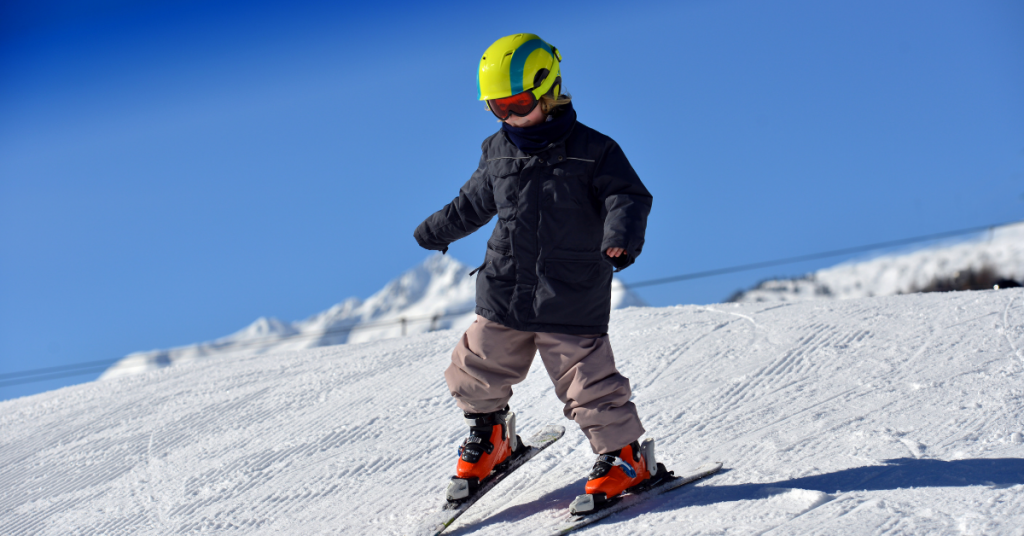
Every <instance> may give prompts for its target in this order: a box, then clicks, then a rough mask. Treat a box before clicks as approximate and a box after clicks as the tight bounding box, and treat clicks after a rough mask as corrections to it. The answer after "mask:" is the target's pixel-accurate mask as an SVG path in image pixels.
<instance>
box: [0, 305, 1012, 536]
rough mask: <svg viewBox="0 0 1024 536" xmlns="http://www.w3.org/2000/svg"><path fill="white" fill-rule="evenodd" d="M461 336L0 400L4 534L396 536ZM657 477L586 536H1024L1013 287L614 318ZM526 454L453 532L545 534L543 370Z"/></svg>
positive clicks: (557, 492)
mask: <svg viewBox="0 0 1024 536" xmlns="http://www.w3.org/2000/svg"><path fill="white" fill-rule="evenodd" d="M458 335H459V334H458V333H455V332H450V331H448V332H435V333H428V334H420V335H414V336H410V337H405V338H399V339H390V340H384V341H376V342H369V343H365V344H350V345H343V346H334V347H323V348H317V349H311V350H302V351H294V352H285V353H278V354H273V355H259V356H240V357H225V358H219V359H211V360H208V361H205V362H197V363H193V364H186V365H181V366H176V367H172V368H168V369H163V370H159V371H154V372H150V373H147V374H145V375H140V376H132V377H124V378H118V379H114V380H110V381H105V382H94V383H90V384H84V385H79V386H74V387H69V388H65V389H61V390H59V391H54V392H50V393H43V394H40V395H35V396H32V397H28V398H23V399H18V400H10V401H6V402H2V403H0V533H2V534H5V535H8V534H10V535H20V534H25V535H28V534H32V535H35V534H62V535H63V534H76V535H100V534H104V535H128V534H195V533H200V532H230V533H238V534H281V533H286V534H404V533H406V532H408V531H409V530H410V529H411V528H412V527H413V526H415V524H416V522H417V521H418V520H419V518H420V517H421V516H423V515H425V514H426V513H428V512H431V511H433V510H434V509H435V508H437V507H438V505H439V503H440V501H441V497H442V489H443V486H444V483H445V479H446V478H447V477H448V476H449V474H450V471H451V469H452V467H453V465H454V459H455V449H456V447H457V445H458V443H459V441H460V440H461V438H462V437H463V435H464V434H465V429H464V424H463V423H462V422H461V419H459V415H458V412H457V410H456V408H455V406H454V404H453V403H452V400H451V398H450V397H449V396H448V394H447V392H446V389H445V387H444V380H443V377H442V373H443V371H444V368H445V367H446V366H447V362H448V355H449V354H450V351H451V348H452V346H453V345H454V343H455V340H456V338H457V337H458ZM611 337H612V343H613V346H614V347H615V351H616V354H617V360H618V364H619V368H620V370H622V371H623V373H625V374H626V375H627V376H628V377H629V378H630V379H631V381H632V384H633V387H634V401H635V402H636V403H637V405H638V407H639V410H640V414H641V416H642V418H643V419H644V424H645V426H646V427H647V429H648V430H649V433H650V435H651V436H653V437H656V438H657V439H658V451H659V458H661V459H662V460H663V461H664V462H665V463H666V464H667V465H669V467H676V468H679V469H687V468H691V467H696V466H697V465H699V464H700V463H703V462H706V461H713V460H719V461H723V462H725V466H726V469H725V470H723V472H722V473H720V474H719V475H716V476H715V477H713V478H711V479H709V480H707V481H704V482H701V483H698V484H696V485H694V486H692V487H690V488H684V489H682V490H679V491H677V492H672V493H670V494H666V495H664V496H660V497H658V498H656V499H653V500H651V501H650V502H649V503H647V504H645V505H644V506H641V507H639V508H636V509H635V511H627V512H623V513H621V514H616V515H614V516H611V517H610V518H608V519H607V520H605V521H603V522H601V523H598V524H596V525H594V526H592V527H590V528H588V529H586V530H584V531H582V533H583V534H594V535H612V534H614V535H616V536H619V535H623V534H636V535H641V534H642V535H645V536H646V535H651V534H805V533H806V534H850V533H856V534H922V533H936V534H1024V529H1021V528H1020V527H1024V460H1022V458H1024V439H1022V433H1024V420H1022V417H1021V415H1024V411H1022V410H1024V387H1022V375H1024V355H1022V353H1024V290H1020V289H1011V290H1004V291H996V292H968V293H952V294H942V295H937V294H933V295H913V296H897V297H888V298H870V299H861V300H850V301H818V302H804V303H795V304H785V305H771V306H767V305H766V304H757V303H752V304H742V305H740V304H724V305H716V306H713V307H698V306H686V307H674V308H660V309H655V308H632V309H627V310H624V311H617V312H615V313H614V314H613V322H612V333H611ZM515 391H516V394H515V396H514V398H513V400H512V406H513V409H515V410H516V412H517V414H518V419H517V420H518V425H519V428H520V429H521V430H522V433H523V435H528V434H529V433H530V431H531V430H533V429H536V428H537V427H540V426H542V425H544V424H548V423H558V422H564V423H565V424H567V426H568V428H569V430H568V431H567V434H566V437H565V438H563V439H562V440H561V441H559V442H558V443H557V444H556V445H554V446H552V447H551V449H549V450H548V451H546V452H545V453H543V454H541V455H540V456H538V457H537V458H536V459H534V460H533V461H531V462H530V463H529V464H528V465H527V466H525V467H523V468H522V469H521V470H520V471H517V472H516V473H515V474H514V475H512V476H511V477H510V478H509V479H508V480H506V481H505V482H503V483H502V485H501V488H500V489H498V490H496V491H495V493H492V494H490V495H488V496H487V497H486V498H485V499H484V500H482V501H481V502H480V503H478V504H477V505H476V506H474V508H473V510H471V511H470V512H469V513H467V514H466V515H465V516H463V517H462V518H460V520H459V522H458V523H457V524H456V525H455V526H454V527H452V529H451V530H450V533H451V534H452V535H469V534H495V533H502V534H549V533H550V531H551V529H552V528H553V527H555V526H556V525H557V524H558V522H559V520H560V519H564V517H565V515H566V513H565V509H566V508H567V507H568V504H569V502H570V501H571V500H572V498H573V497H574V496H575V495H576V494H578V493H580V492H581V490H582V487H583V483H584V479H585V475H586V474H587V472H588V471H589V469H590V466H591V464H592V463H593V459H594V455H593V453H592V452H591V450H590V447H589V444H588V443H587V442H586V440H585V438H584V437H583V435H582V434H581V433H580V432H579V430H578V429H576V428H575V427H574V426H573V425H572V423H569V422H567V421H564V418H563V417H562V416H561V404H560V403H559V402H558V401H557V400H555V398H554V395H553V393H552V389H551V386H550V384H549V380H548V378H547V375H546V374H545V373H544V371H543V368H542V367H541V366H540V364H539V360H538V362H537V363H535V364H534V370H533V371H532V373H531V376H530V378H529V379H527V381H526V382H524V383H523V384H521V385H519V386H517V387H516V390H515Z"/></svg>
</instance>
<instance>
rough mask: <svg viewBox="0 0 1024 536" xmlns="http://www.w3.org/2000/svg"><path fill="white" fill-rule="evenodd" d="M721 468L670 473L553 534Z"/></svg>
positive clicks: (713, 466) (710, 465)
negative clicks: (642, 489) (638, 491)
mask: <svg viewBox="0 0 1024 536" xmlns="http://www.w3.org/2000/svg"><path fill="white" fill-rule="evenodd" d="M721 468H722V464H721V462H714V463H706V464H704V465H701V466H700V467H698V468H697V469H695V470H693V471H690V472H688V473H683V474H681V475H673V474H672V473H671V472H669V473H668V475H667V476H666V477H662V480H661V482H658V483H657V484H654V486H653V487H651V488H650V489H647V490H645V491H642V492H640V493H627V494H626V495H623V496H622V497H617V498H615V499H612V501H613V502H612V503H611V504H608V505H607V506H605V507H603V508H601V509H600V510H596V511H594V512H592V513H589V514H586V515H581V516H573V517H572V518H571V519H569V520H568V521H566V523H565V524H564V525H562V526H561V527H559V528H558V530H557V531H556V532H555V534H556V535H558V536H561V535H563V534H569V533H570V532H573V531H574V530H577V529H580V528H583V527H585V526H587V525H590V524H591V523H594V522H597V521H600V520H602V519H604V518H606V517H608V516H610V515H612V514H614V513H616V512H621V511H623V510H625V509H626V508H629V507H631V506H635V505H637V504H640V503H642V502H644V501H646V500H647V499H650V498H651V497H655V496H657V495H661V494H662V493H665V492H666V491H671V490H674V489H676V488H679V487H682V486H684V485H686V484H689V483H690V482H694V481H696V480H700V479H702V478H704V477H707V476H711V475H713V474H715V473H717V472H718V470H719V469H721Z"/></svg>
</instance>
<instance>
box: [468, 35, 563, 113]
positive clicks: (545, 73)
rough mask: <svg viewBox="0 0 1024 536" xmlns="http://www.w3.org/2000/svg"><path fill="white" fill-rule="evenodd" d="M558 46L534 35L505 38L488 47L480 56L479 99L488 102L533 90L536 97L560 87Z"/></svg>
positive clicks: (478, 74) (538, 97) (556, 92)
mask: <svg viewBox="0 0 1024 536" xmlns="http://www.w3.org/2000/svg"><path fill="white" fill-rule="evenodd" d="M560 61H562V55H561V54H559V53H558V49H556V48H555V47H553V46H551V45H550V44H548V43H547V42H545V41H544V40H543V39H541V38H540V37H537V36H536V35H534V34H528V33H521V34H515V35H510V36H507V37H502V38H501V39H498V40H497V41H495V42H494V44H493V45H491V46H489V47H487V50H486V51H484V55H483V56H482V57H481V58H480V70H479V71H477V77H476V82H477V90H478V94H479V96H480V100H482V101H488V100H494V99H503V98H505V97H511V96H512V95H518V94H519V93H523V92H524V91H530V92H532V93H533V96H534V98H535V99H538V100H539V99H540V98H541V97H542V96H544V95H546V94H548V93H549V92H551V93H553V94H554V96H555V97H557V96H558V92H559V91H560V90H561V87H560V86H561V82H562V80H561V75H560V73H559V70H558V62H560Z"/></svg>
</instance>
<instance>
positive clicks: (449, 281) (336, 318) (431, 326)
mask: <svg viewBox="0 0 1024 536" xmlns="http://www.w3.org/2000/svg"><path fill="white" fill-rule="evenodd" d="M470 271H472V270H471V268H469V267H467V266H465V265H464V264H462V263H460V262H459V261H457V260H455V259H453V258H452V257H451V256H450V255H442V254H440V253H436V254H434V255H431V256H430V257H428V258H427V259H426V260H425V261H424V262H423V263H422V264H420V265H419V266H416V267H414V268H413V269H411V270H409V271H407V272H405V273H404V274H402V275H401V276H399V277H398V278H396V279H394V280H392V281H391V282H389V283H388V284H387V285H385V286H384V288H382V289H381V290H380V291H378V292H377V293H375V294H374V295H373V296H370V297H369V298H368V299H367V300H366V301H362V300H360V299H359V298H349V299H347V300H345V301H343V302H341V303H338V304H336V305H334V306H332V307H331V308H330V309H328V310H326V311H323V312H321V313H318V314H315V315H313V316H311V317H309V318H307V319H305V320H299V321H296V322H283V321H281V320H278V319H276V318H266V317H260V318H259V319H257V320H256V321H255V322H253V323H252V324H250V325H249V326H247V327H245V328H243V329H241V330H239V331H237V332H235V333H232V334H231V335H228V336H226V337H222V338H220V339H216V340H213V341H210V342H203V343H198V344H191V345H187V346H182V347H178V348H171V349H168V350H150V351H146V352H136V353H132V354H129V355H128V356H126V357H124V358H123V359H121V360H120V361H118V362H117V363H115V364H114V365H112V366H111V367H110V368H109V369H107V370H106V371H105V372H104V373H103V375H102V376H101V377H100V379H110V378H116V377H119V376H126V375H131V374H141V373H143V372H147V371H151V370H156V369H160V368H164V367H167V366H171V365H173V364H182V363H189V362H192V361H196V360H200V359H207V358H210V357H215V356H226V355H242V354H264V353H267V352H271V351H273V352H278V351H285V350H300V349H305V348H316V347H320V346H330V345H334V344H345V343H358V342H368V341H374V340H380V339H388V338H393V337H400V336H403V335H412V334H415V333H426V332H429V331H437V330H447V329H457V330H465V329H466V328H467V327H468V326H469V324H470V323H472V322H473V319H474V318H475V313H474V312H473V310H474V307H475V304H476V275H475V274H474V275H469V272H470ZM644 305H646V303H644V301H643V300H642V299H640V297H639V296H637V295H636V294H634V293H633V292H631V291H629V290H628V289H626V288H625V286H624V285H623V284H622V282H621V281H619V280H618V279H613V280H612V308H613V309H621V308H625V307H634V306H644ZM402 319H405V322H402Z"/></svg>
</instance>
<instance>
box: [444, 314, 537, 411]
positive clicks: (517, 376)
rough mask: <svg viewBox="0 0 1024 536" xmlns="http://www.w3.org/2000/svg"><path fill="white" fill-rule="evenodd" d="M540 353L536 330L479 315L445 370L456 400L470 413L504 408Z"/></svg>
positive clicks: (449, 387)
mask: <svg viewBox="0 0 1024 536" xmlns="http://www.w3.org/2000/svg"><path fill="white" fill-rule="evenodd" d="M536 353H537V347H536V346H535V345H534V341H533V333H531V332H526V331H517V330H514V329H512V328H508V327H505V326H503V325H501V324H499V323H497V322H492V321H490V320H488V319H486V318H484V317H482V316H477V317H476V320H474V321H473V324H472V325H470V326H469V329H467V330H466V333H465V334H463V335H462V338H461V339H459V343H458V344H457V345H456V346H455V350H453V351H452V363H451V365H449V366H448V369H447V370H445V372H444V379H445V381H447V382H448V390H449V391H451V393H452V396H453V397H455V404H456V405H457V406H459V409H461V410H462V411H465V412H468V413H490V412H492V411H498V410H500V409H503V408H504V407H505V404H508V400H509V399H510V398H512V386H513V385H515V384H517V383H520V382H522V381H523V380H525V379H526V374H527V373H528V372H529V371H530V364H531V363H533V356H534V355H535V354H536Z"/></svg>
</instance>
